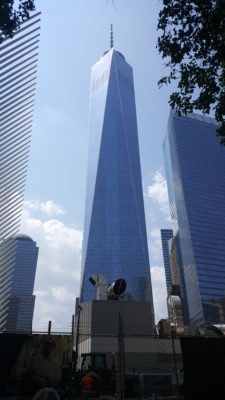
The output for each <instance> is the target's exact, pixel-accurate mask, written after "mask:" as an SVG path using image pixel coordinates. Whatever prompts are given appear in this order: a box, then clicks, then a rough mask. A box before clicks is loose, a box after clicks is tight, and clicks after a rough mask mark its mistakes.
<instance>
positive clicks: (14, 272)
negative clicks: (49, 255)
mask: <svg viewBox="0 0 225 400" xmlns="http://www.w3.org/2000/svg"><path fill="white" fill-rule="evenodd" d="M10 243H12V244H13V248H14V249H15V254H14V256H13V257H12V258H11V262H10V264H7V265H6V267H5V268H2V272H3V273H2V275H1V277H0V297H1V299H2V300H3V302H2V310H1V311H2V315H3V317H2V319H1V325H0V331H3V332H20V333H29V332H31V331H32V320H33V312H34V303H35V296H34V295H33V290H34V281H35V274H36V267H37V258H38V247H37V246H36V243H35V242H34V241H33V240H32V239H31V238H30V237H29V236H28V235H23V234H18V235H16V236H14V237H12V238H8V239H5V240H4V241H2V242H1V244H0V248H1V251H2V252H4V249H6V250H7V249H8V248H9V245H10ZM10 247H12V246H10ZM6 288H7V290H6Z"/></svg>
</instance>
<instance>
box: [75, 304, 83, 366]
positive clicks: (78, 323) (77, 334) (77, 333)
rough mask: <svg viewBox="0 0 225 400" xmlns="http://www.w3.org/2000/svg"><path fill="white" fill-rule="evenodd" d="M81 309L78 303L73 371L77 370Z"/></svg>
mask: <svg viewBox="0 0 225 400" xmlns="http://www.w3.org/2000/svg"><path fill="white" fill-rule="evenodd" d="M81 311H82V307H81V306H80V305H78V314H77V332H76V344H75V346H76V353H75V371H77V360H78V346H79V328H80V312H81Z"/></svg>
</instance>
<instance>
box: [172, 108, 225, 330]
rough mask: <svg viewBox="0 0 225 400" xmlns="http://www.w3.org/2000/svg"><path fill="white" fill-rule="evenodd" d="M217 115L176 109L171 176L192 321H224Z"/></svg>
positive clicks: (224, 210)
mask: <svg viewBox="0 0 225 400" xmlns="http://www.w3.org/2000/svg"><path fill="white" fill-rule="evenodd" d="M216 129H217V124H216V121H215V120H214V119H213V118H209V117H204V116H201V115H198V114H190V115H188V116H184V115H182V116H181V117H179V116H178V115H177V114H176V113H175V112H173V111H171V114H170V118H169V123H168V133H167V135H166V138H165V141H164V155H165V166H166V176H167V183H168V191H169V202H170V210H171V219H172V223H173V235H174V238H175V246H176V250H177V254H178V255H179V257H178V258H177V260H178V271H179V275H180V276H179V281H180V286H181V296H182V300H183V307H184V313H185V314H186V316H187V312H188V314H189V319H190V323H192V324H198V325H203V324H208V323H224V317H225V268H224V266H225V244H224V243H225V183H224V177H225V151H224V148H223V147H221V145H220V143H219V140H218V138H217V137H216Z"/></svg>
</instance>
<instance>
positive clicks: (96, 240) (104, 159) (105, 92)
mask: <svg viewBox="0 0 225 400" xmlns="http://www.w3.org/2000/svg"><path fill="white" fill-rule="evenodd" d="M89 134H90V138H89V158H88V173H87V187H86V205H85V222H84V239H83V250H82V271H81V294H80V301H81V302H87V301H91V300H93V299H95V298H96V290H95V288H94V287H93V286H92V285H91V283H90V282H89V278H90V276H91V275H92V274H101V275H103V276H104V277H105V278H106V279H107V281H108V282H109V283H112V282H113V281H115V280H116V279H119V278H124V279H125V280H126V283H127V290H126V293H125V299H127V300H131V301H150V302H151V303H152V286H151V277H150V265H149V256H148V246H147V234H146V224H145V213H144V202H143V190H142V179H141V166H140V156H139V145H138V132H137V119H136V107H135V94H134V83H133V72H132V68H131V66H130V65H129V64H128V63H127V62H126V60H125V58H124V56H123V55H122V54H121V53H120V52H118V51H116V50H115V49H114V48H113V43H111V49H110V50H109V51H107V52H105V53H104V54H103V55H102V57H101V58H100V59H99V61H98V62H97V63H96V64H95V65H94V66H93V67H92V70H91V93H90V121H89Z"/></svg>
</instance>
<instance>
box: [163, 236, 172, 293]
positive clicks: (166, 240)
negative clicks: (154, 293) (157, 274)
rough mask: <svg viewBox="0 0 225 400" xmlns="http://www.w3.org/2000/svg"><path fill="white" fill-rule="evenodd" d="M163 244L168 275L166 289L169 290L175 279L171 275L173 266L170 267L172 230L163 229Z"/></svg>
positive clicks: (166, 273)
mask: <svg viewBox="0 0 225 400" xmlns="http://www.w3.org/2000/svg"><path fill="white" fill-rule="evenodd" d="M160 232H161V242H162V252H163V261H164V268H165V275H166V287H167V290H168V289H169V288H170V286H171V285H172V283H173V277H172V273H171V265H170V254H171V244H172V237H173V231H172V229H161V230H160Z"/></svg>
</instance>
